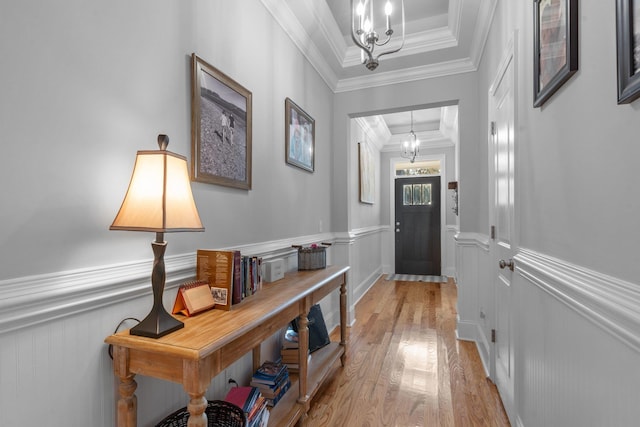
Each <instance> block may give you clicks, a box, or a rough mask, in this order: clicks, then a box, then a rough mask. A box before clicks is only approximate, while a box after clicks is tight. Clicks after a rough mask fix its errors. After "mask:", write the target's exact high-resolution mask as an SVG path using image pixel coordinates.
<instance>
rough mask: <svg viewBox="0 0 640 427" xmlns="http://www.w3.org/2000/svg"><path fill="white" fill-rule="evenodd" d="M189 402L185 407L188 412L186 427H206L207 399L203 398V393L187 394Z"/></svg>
mask: <svg viewBox="0 0 640 427" xmlns="http://www.w3.org/2000/svg"><path fill="white" fill-rule="evenodd" d="M189 397H190V398H191V400H190V401H189V404H188V405H187V410H189V422H188V423H187V426H188V427H207V414H206V413H205V410H206V409H207V399H206V398H205V397H204V393H202V394H200V393H197V394H195V393H189Z"/></svg>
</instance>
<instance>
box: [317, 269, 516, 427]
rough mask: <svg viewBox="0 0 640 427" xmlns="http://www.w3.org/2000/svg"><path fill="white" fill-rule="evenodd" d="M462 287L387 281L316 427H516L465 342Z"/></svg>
mask: <svg viewBox="0 0 640 427" xmlns="http://www.w3.org/2000/svg"><path fill="white" fill-rule="evenodd" d="M456 296H457V291H456V286H455V285H454V284H453V282H452V281H451V279H450V280H449V282H448V283H421V282H401V281H385V280H384V276H382V277H380V278H379V279H378V281H377V282H376V283H375V285H374V286H373V287H372V288H371V289H370V290H369V292H367V294H366V295H365V296H364V297H363V298H362V299H361V300H360V301H359V302H358V304H357V306H356V323H355V324H354V325H353V327H352V328H349V329H348V333H349V346H348V350H347V362H346V365H345V367H344V368H337V369H338V371H337V372H336V375H335V376H334V377H333V380H331V381H328V382H327V384H326V385H325V386H324V387H323V388H321V389H320V391H319V392H318V394H317V395H316V396H315V398H314V399H313V401H312V407H311V410H310V412H309V419H308V425H309V426H318V427H320V426H353V427H359V426H371V427H375V426H438V427H440V426H509V421H508V419H507V416H506V414H505V412H504V409H503V407H502V403H501V401H500V397H499V395H498V392H497V390H496V387H495V386H494V385H493V383H492V382H491V381H489V380H488V379H487V378H486V376H485V373H484V369H483V367H482V363H481V360H480V357H479V355H478V352H477V350H476V347H475V344H474V343H472V342H468V341H458V340H456V336H455V326H456V309H455V306H456Z"/></svg>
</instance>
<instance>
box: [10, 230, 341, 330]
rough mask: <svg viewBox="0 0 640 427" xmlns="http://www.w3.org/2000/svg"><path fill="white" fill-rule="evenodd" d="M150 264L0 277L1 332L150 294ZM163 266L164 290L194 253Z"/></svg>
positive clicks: (287, 243) (277, 251) (185, 271)
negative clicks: (7, 278) (164, 273)
mask: <svg viewBox="0 0 640 427" xmlns="http://www.w3.org/2000/svg"><path fill="white" fill-rule="evenodd" d="M334 241H335V236H334V234H333V233H323V234H314V235H307V236H297V237H292V238H288V239H280V240H273V241H269V242H260V243H255V244H247V245H241V246H234V247H228V248H220V249H223V250H232V249H235V250H240V251H241V252H242V253H243V254H246V255H255V256H261V257H262V258H263V259H266V260H269V259H273V258H294V257H296V256H297V250H296V249H295V248H293V247H292V245H306V244H310V243H319V242H334ZM295 261H297V258H296V260H295ZM295 261H291V262H290V263H289V264H290V266H293V267H296V266H297V263H296V262H295ZM152 264H153V260H152V259H146V260H139V261H133V262H127V263H121V264H112V265H104V266H98V267H92V268H85V269H78V270H70V271H60V272H54V273H48V274H43V275H37V276H25V277H19V278H15V279H9V280H3V281H0V334H2V333H6V332H10V331H14V330H18V329H23V328H27V327H30V326H33V325H37V324H40V323H44V322H47V321H50V320H54V319H59V318H62V317H66V316H71V315H74V314H78V313H82V312H86V311H90V310H93V309H95V308H97V307H103V306H108V305H112V304H116V303H120V302H123V301H127V300H132V299H135V298H139V297H142V296H145V295H150V294H151V291H152V289H151V283H150V277H151V267H152ZM165 266H166V271H167V279H166V286H165V291H167V290H171V289H174V288H177V287H178V286H179V285H180V284H181V283H184V282H186V281H189V280H193V278H194V277H195V268H196V254H195V252H192V253H186V254H179V255H173V256H168V257H165ZM166 295H167V292H165V298H166ZM165 303H166V301H165Z"/></svg>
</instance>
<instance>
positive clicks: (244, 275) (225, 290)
mask: <svg viewBox="0 0 640 427" xmlns="http://www.w3.org/2000/svg"><path fill="white" fill-rule="evenodd" d="M196 279H198V280H206V281H208V282H209V286H210V287H211V294H212V295H213V299H214V302H215V308H219V309H223V310H229V309H231V306H232V305H233V304H238V303H240V302H242V300H243V299H245V298H247V297H249V296H251V295H253V294H255V293H256V292H258V291H259V290H260V289H262V283H263V282H262V281H263V278H262V258H261V257H257V256H244V255H242V254H241V253H240V251H233V250H217V249H198V251H197V254H196Z"/></svg>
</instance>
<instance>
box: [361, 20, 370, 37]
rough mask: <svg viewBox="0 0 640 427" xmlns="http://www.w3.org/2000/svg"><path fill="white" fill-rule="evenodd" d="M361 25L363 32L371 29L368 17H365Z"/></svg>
mask: <svg viewBox="0 0 640 427" xmlns="http://www.w3.org/2000/svg"><path fill="white" fill-rule="evenodd" d="M362 27H363V28H362V29H363V30H364V32H365V33H368V32H369V31H371V21H370V20H369V17H367V18H365V20H364V25H363V26H362Z"/></svg>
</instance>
